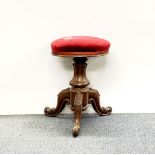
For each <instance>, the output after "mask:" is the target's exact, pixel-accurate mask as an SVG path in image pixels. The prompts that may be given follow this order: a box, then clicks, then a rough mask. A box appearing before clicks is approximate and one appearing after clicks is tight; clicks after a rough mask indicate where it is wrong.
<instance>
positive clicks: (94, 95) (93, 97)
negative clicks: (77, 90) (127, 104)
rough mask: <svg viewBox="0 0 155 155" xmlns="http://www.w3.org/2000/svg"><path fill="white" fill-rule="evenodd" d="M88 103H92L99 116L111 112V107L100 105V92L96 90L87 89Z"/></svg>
mask: <svg viewBox="0 0 155 155" xmlns="http://www.w3.org/2000/svg"><path fill="white" fill-rule="evenodd" d="M89 103H91V104H92V106H93V108H94V110H95V111H96V112H97V113H98V114H100V115H101V116H106V115H110V114H111V112H112V108H111V107H106V108H105V107H101V106H100V94H99V92H98V91H97V90H95V89H91V88H90V90H89Z"/></svg>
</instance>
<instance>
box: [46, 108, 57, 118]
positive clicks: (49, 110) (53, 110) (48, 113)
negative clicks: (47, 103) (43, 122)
mask: <svg viewBox="0 0 155 155" xmlns="http://www.w3.org/2000/svg"><path fill="white" fill-rule="evenodd" d="M44 113H45V115H46V116H49V117H52V116H56V115H57V113H56V108H49V107H46V108H45V109H44Z"/></svg>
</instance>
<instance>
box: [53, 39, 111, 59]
mask: <svg viewBox="0 0 155 155" xmlns="http://www.w3.org/2000/svg"><path fill="white" fill-rule="evenodd" d="M51 48H52V54H54V55H59V56H73V57H76V56H86V57H87V56H98V55H103V54H107V53H108V51H109V48H110V42H109V41H107V40H104V39H101V38H97V37H91V36H70V37H64V38H60V39H57V40H55V41H53V42H52V43H51Z"/></svg>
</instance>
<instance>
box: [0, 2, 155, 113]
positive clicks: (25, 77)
mask: <svg viewBox="0 0 155 155" xmlns="http://www.w3.org/2000/svg"><path fill="white" fill-rule="evenodd" d="M70 35H91V36H98V37H102V38H105V39H107V40H109V41H110V42H111V48H110V54H109V55H107V56H105V57H98V58H91V59H89V61H88V64H89V65H88V68H87V76H88V79H89V80H90V81H91V87H93V88H95V89H98V90H99V91H100V95H101V101H102V102H101V104H102V105H105V106H108V105H109V106H112V107H113V112H115V113H119V112H125V113H132V112H155V109H154V108H153V107H154V104H155V0H0V114H1V115H2V114H29V113H32V114H35V113H43V109H44V107H46V106H55V105H56V101H57V93H58V92H59V91H60V90H61V89H63V88H67V87H68V86H69V84H68V83H69V81H70V79H71V78H72V74H73V72H72V59H70V58H59V57H55V56H51V49H50V43H51V42H52V41H53V40H54V39H57V38H59V37H64V36H70ZM64 112H70V109H69V108H66V109H65V111H64ZM86 112H93V110H92V108H91V106H90V107H89V108H88V110H87V111H86Z"/></svg>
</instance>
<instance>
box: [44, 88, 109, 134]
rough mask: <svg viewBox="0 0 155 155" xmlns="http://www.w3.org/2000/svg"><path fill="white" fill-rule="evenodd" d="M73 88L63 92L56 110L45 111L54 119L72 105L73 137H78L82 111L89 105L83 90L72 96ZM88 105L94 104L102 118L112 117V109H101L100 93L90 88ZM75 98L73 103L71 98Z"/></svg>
mask: <svg viewBox="0 0 155 155" xmlns="http://www.w3.org/2000/svg"><path fill="white" fill-rule="evenodd" d="M71 91H72V88H67V89H64V90H62V91H61V92H60V93H59V94H58V101H57V106H56V108H49V107H46V108H45V109H44V112H45V115H46V116H49V117H54V116H56V115H58V114H59V113H60V112H61V111H62V110H63V109H64V107H65V105H66V104H69V105H70V108H71V110H72V111H74V122H75V123H74V127H73V129H72V133H73V136H74V137H76V136H77V135H78V133H79V131H80V121H81V113H82V111H84V110H86V109H87V104H86V105H85V102H84V97H85V94H84V93H82V92H81V90H80V89H79V90H77V92H76V94H75V95H74V96H71V95H73V94H72V92H71ZM87 93H88V104H92V106H93V108H94V110H95V111H96V112H97V113H98V114H99V115H101V116H107V115H110V114H111V112H112V108H111V107H101V106H100V100H99V97H100V95H99V92H98V91H97V90H95V89H92V88H88V92H87ZM73 97H74V102H73V103H71V98H73Z"/></svg>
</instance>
